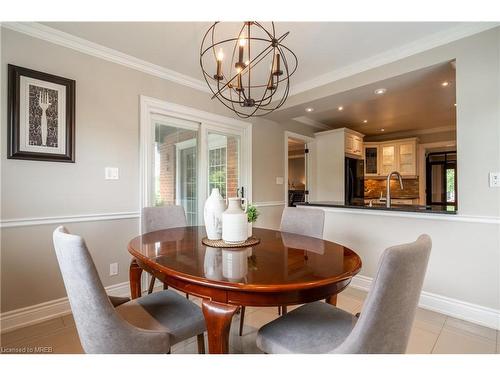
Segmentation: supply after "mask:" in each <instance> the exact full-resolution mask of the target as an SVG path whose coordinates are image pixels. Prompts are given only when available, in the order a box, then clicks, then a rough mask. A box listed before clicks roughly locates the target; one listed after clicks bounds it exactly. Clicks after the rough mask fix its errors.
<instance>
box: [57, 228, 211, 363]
mask: <svg viewBox="0 0 500 375" xmlns="http://www.w3.org/2000/svg"><path fill="white" fill-rule="evenodd" d="M53 240H54V247H55V252H56V256H57V261H58V262H59V267H60V269H61V273H62V277H63V280H64V285H65V287H66V292H67V294H68V299H69V303H70V306H71V311H72V312H73V317H74V319H75V323H76V328H77V331H78V336H79V337H80V342H81V344H82V347H83V349H84V350H85V352H86V353H169V352H170V347H171V346H172V345H174V344H175V343H177V342H181V341H183V340H186V339H188V338H190V337H193V336H198V351H199V352H200V353H204V351H205V344H204V337H203V333H204V331H205V320H204V317H203V313H202V312H201V309H200V308H199V307H198V306H197V305H196V304H194V303H193V302H191V301H189V300H187V299H185V298H184V297H182V296H180V295H179V294H177V293H176V292H172V291H169V290H164V291H160V292H157V293H153V294H149V295H147V296H144V297H141V298H137V299H135V300H132V301H130V300H129V299H128V298H127V299H123V298H121V299H120V298H116V297H108V296H107V295H106V291H105V290H104V287H103V285H102V283H101V280H100V279H99V275H98V274H97V270H96V267H95V265H94V262H93V261H92V257H91V255H90V253H89V251H88V249H87V246H86V244H85V241H84V240H83V238H82V237H80V236H76V235H72V234H69V233H68V231H67V230H66V228H64V227H63V226H60V227H58V228H57V229H56V230H55V231H54V234H53Z"/></svg>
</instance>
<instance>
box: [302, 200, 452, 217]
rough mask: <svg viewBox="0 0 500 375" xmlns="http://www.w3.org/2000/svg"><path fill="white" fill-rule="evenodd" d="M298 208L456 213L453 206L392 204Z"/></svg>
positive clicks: (310, 204)
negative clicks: (389, 205) (388, 205)
mask: <svg viewBox="0 0 500 375" xmlns="http://www.w3.org/2000/svg"><path fill="white" fill-rule="evenodd" d="M296 205H297V206H299V207H332V208H354V209H360V210H379V211H399V212H414V213H415V212H421V213H431V214H448V215H450V214H451V215H454V214H456V213H457V211H456V210H455V207H453V206H446V207H443V206H412V205H401V204H393V205H391V207H386V206H385V205H373V206H371V207H370V206H369V205H363V204H345V203H343V202H338V201H316V202H307V203H296Z"/></svg>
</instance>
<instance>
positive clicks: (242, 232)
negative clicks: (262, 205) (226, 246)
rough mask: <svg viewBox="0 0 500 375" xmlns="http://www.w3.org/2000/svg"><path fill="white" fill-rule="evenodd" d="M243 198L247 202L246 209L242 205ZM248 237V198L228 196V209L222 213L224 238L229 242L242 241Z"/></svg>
mask: <svg viewBox="0 0 500 375" xmlns="http://www.w3.org/2000/svg"><path fill="white" fill-rule="evenodd" d="M242 200H243V201H244V202H245V209H243V208H242V207H241V201H242ZM247 238H248V219H247V200H246V199H245V198H228V205H227V210H226V211H224V213H223V214H222V239H223V240H224V242H228V243H241V242H245V241H246V239H247Z"/></svg>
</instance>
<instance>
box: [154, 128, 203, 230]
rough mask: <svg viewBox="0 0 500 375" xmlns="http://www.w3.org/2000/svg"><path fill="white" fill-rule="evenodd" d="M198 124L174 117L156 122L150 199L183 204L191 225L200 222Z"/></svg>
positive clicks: (157, 202)
mask: <svg viewBox="0 0 500 375" xmlns="http://www.w3.org/2000/svg"><path fill="white" fill-rule="evenodd" d="M198 126H199V124H198V123H194V122H192V123H191V122H189V121H184V120H178V119H173V118H172V119H170V118H164V119H163V118H162V120H161V121H155V122H154V130H155V133H154V134H155V135H154V158H153V160H154V161H153V163H154V168H153V170H154V176H153V183H152V187H153V196H152V199H151V202H152V205H154V206H163V205H169V204H177V205H181V206H182V207H184V210H185V212H186V218H187V222H188V225H197V224H198V200H199V199H198V189H197V186H198V157H197V155H198V130H197V127H198Z"/></svg>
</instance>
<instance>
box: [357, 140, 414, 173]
mask: <svg viewBox="0 0 500 375" xmlns="http://www.w3.org/2000/svg"><path fill="white" fill-rule="evenodd" d="M417 143H418V139H417V138H407V139H400V140H394V141H385V142H365V144H364V156H365V176H366V177H377V176H379V177H387V175H388V174H389V173H391V172H392V171H398V172H399V173H401V175H402V176H405V177H408V176H410V177H416V176H417V171H418V169H417Z"/></svg>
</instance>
